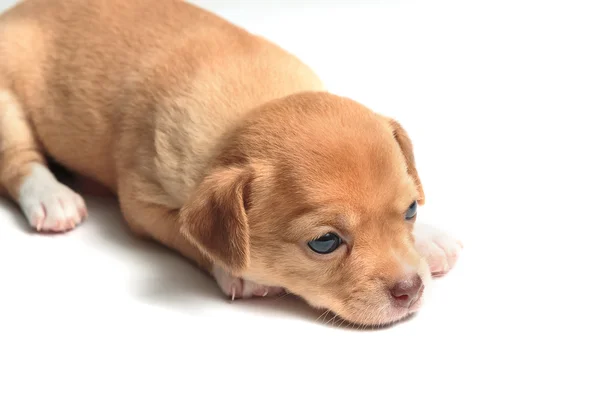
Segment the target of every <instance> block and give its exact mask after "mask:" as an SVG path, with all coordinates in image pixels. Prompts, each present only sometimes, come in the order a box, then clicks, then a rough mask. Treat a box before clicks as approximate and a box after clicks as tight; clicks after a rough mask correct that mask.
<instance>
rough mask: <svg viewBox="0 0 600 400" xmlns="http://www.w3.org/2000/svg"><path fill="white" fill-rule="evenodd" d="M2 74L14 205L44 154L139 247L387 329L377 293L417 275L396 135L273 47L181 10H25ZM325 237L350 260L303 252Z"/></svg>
mask: <svg viewBox="0 0 600 400" xmlns="http://www.w3.org/2000/svg"><path fill="white" fill-rule="evenodd" d="M0 60H1V61H0V113H1V118H2V120H1V126H0V174H1V175H0V177H1V181H0V182H1V184H2V186H4V187H5V188H6V189H8V192H9V193H10V194H11V196H12V197H13V198H15V199H16V193H17V192H18V188H19V185H20V179H21V178H22V177H23V176H26V175H27V168H28V165H29V164H30V163H31V162H32V161H40V162H43V160H44V157H43V155H44V154H47V155H50V156H52V157H53V158H54V159H55V160H56V161H57V162H59V163H60V164H62V165H64V166H65V167H67V168H68V169H70V170H73V171H76V172H77V173H79V174H81V175H83V176H85V177H87V178H90V179H93V180H95V181H97V182H99V183H101V184H102V185H104V186H106V187H108V188H109V189H110V190H111V191H112V192H113V193H115V194H116V195H117V196H118V197H119V201H120V205H121V209H122V212H123V215H124V217H125V219H126V220H127V222H128V224H129V226H130V227H131V229H132V230H133V231H134V232H136V233H138V234H140V235H143V236H146V237H150V238H153V239H155V240H157V241H159V242H161V243H163V244H165V245H167V246H169V247H171V248H173V249H176V250H177V251H179V252H181V253H182V254H184V255H185V256H187V257H189V258H190V259H193V260H195V261H196V262H198V263H199V264H200V265H203V266H207V267H208V266H210V263H211V262H216V263H217V264H218V265H219V266H220V267H223V268H225V269H227V270H228V271H230V272H231V273H232V274H234V275H236V276H241V277H244V279H250V280H252V281H255V282H259V283H261V284H265V285H272V286H283V287H285V288H287V289H288V290H290V291H292V292H294V293H297V294H299V295H300V296H302V297H303V298H305V299H306V300H307V301H308V302H309V303H310V304H312V305H314V306H316V307H325V308H328V309H331V310H333V311H334V312H336V313H337V314H339V315H340V316H342V317H343V318H346V319H348V320H350V321H353V322H358V323H364V324H373V323H384V322H389V321H392V320H394V319H397V315H399V314H398V313H396V311H394V310H393V309H392V308H390V307H389V306H387V303H388V300H387V297H386V296H389V294H388V292H387V289H386V288H388V287H389V286H390V285H393V284H394V283H395V282H397V281H398V280H401V279H404V278H408V277H410V276H411V275H414V274H415V273H417V272H418V273H419V274H422V275H423V276H424V277H425V276H426V275H427V273H428V272H427V271H426V266H423V263H422V261H421V258H420V256H419V254H417V252H416V251H415V249H414V246H413V239H412V236H411V230H412V223H411V222H408V221H405V220H404V217H403V216H404V212H405V211H406V209H407V208H408V207H409V205H410V204H411V202H413V201H414V200H419V202H420V203H422V202H423V201H424V194H423V190H422V187H421V183H420V180H419V177H418V174H417V171H416V168H415V164H414V157H413V154H412V145H411V143H410V139H409V138H408V136H407V135H406V132H404V130H403V129H402V127H401V126H400V125H399V124H398V123H397V122H395V121H392V120H390V119H389V118H387V117H384V116H381V115H379V114H377V113H375V112H373V111H371V110H369V109H367V108H366V107H364V106H362V105H360V104H358V103H356V102H354V101H352V100H350V99H347V98H342V97H338V96H335V95H332V94H329V93H327V92H326V91H325V89H324V86H323V84H322V83H321V81H320V80H319V78H318V77H317V76H316V75H315V74H314V73H313V71H312V70H311V69H310V68H309V67H308V66H306V65H305V64H303V63H302V62H301V61H300V60H298V59H297V58H296V57H294V56H293V55H291V54H289V53H288V52H286V51H284V50H283V49H281V48H279V47H277V46H275V45H274V44H272V43H270V42H268V41H266V40H264V39H262V38H260V37H257V36H255V35H252V34H250V33H248V32H246V31H245V30H243V29H241V28H239V27H236V26H234V25H232V24H230V23H228V22H226V21H225V20H223V19H221V18H219V17H217V16H216V15H214V14H212V13H210V12H207V11H204V10H202V9H200V8H197V7H195V6H193V5H190V4H187V3H184V2H181V1H175V0H126V1H124V0H104V1H99V0H55V1H48V0H27V1H24V2H22V3H20V4H18V5H17V6H15V7H13V8H12V9H10V10H9V11H7V12H5V13H4V14H3V15H2V16H1V17H0ZM328 231H335V232H338V233H339V234H340V235H341V236H343V238H344V239H345V240H346V244H345V245H344V246H343V248H342V249H341V250H340V251H338V252H336V253H335V254H332V255H330V256H324V257H321V256H317V255H315V254H311V252H310V251H309V250H308V249H307V246H306V242H307V241H309V240H311V239H314V238H315V237H317V236H319V235H322V234H324V233H327V232H328ZM408 265H411V266H415V268H417V269H416V270H414V271H413V270H409V269H408V268H407V267H406V266H408ZM424 279H425V278H424ZM386 307H387V308H386Z"/></svg>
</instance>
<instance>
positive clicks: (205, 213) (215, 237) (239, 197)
mask: <svg viewBox="0 0 600 400" xmlns="http://www.w3.org/2000/svg"><path fill="white" fill-rule="evenodd" d="M250 179H251V173H250V171H248V170H245V169H242V168H218V169H217V170H215V171H214V172H212V173H211V174H209V175H208V176H206V177H205V178H204V180H203V181H202V182H201V183H200V185H199V186H198V188H197V189H196V190H195V191H194V193H193V194H192V196H191V197H190V199H189V201H188V203H187V204H185V205H184V207H183V208H182V209H181V211H180V215H179V217H180V221H181V233H182V234H183V235H184V236H185V237H186V238H187V239H188V240H189V241H190V242H191V243H192V244H194V245H195V246H197V247H198V248H199V249H200V250H201V251H202V252H203V253H205V254H206V255H207V256H208V257H209V258H211V259H212V260H213V261H214V262H215V263H217V264H219V266H220V267H223V268H226V269H228V270H229V272H230V273H232V274H234V275H235V274H236V273H238V272H241V271H243V270H244V269H245V268H246V267H247V265H248V264H249V262H250V231H249V226H248V216H247V214H246V207H245V201H244V197H245V196H244V193H245V192H246V189H247V188H248V185H249V184H250Z"/></svg>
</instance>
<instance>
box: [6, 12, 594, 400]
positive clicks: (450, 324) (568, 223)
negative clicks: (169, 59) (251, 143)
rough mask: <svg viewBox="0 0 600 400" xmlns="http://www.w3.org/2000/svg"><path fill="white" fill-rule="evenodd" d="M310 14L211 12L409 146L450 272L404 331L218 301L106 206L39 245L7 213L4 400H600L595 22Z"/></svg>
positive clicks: (588, 15)
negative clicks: (305, 67)
mask: <svg viewBox="0 0 600 400" xmlns="http://www.w3.org/2000/svg"><path fill="white" fill-rule="evenodd" d="M302 3H303V2H300V1H291V2H284V1H278V2H276V1H271V2H259V1H244V2H243V1H237V2H234V1H206V2H204V3H203V4H204V5H205V6H206V7H207V8H209V9H211V10H214V11H216V12H218V13H219V14H220V15H222V16H224V17H226V18H228V19H230V20H231V21H233V22H235V23H238V24H241V25H243V26H244V27H246V28H248V29H250V30H251V31H253V32H256V33H259V34H261V35H264V36H266V37H268V38H270V39H271V40H273V41H275V42H277V43H279V44H281V45H282V46H284V47H285V48H287V49H289V50H290V51H292V52H294V53H296V54H297V55H299V56H300V57H301V58H303V59H304V60H305V61H306V62H307V63H309V64H310V65H311V66H313V67H314V68H315V69H316V70H317V72H319V73H320V74H321V76H322V77H323V79H324V80H325V82H326V83H327V84H328V86H329V89H330V90H331V91H333V92H335V93H338V94H343V95H347V96H351V97H353V98H355V99H356V100H358V101H361V102H363V103H364V104H366V105H368V106H370V107H372V108H374V109H376V110H377V111H379V112H382V113H387V114H388V115H390V116H393V117H395V118H397V119H398V120H399V121H400V122H401V123H402V124H403V125H404V126H405V128H406V129H407V130H408V132H409V133H410V134H411V136H412V138H413V141H414V144H415V149H416V157H417V163H418V167H419V170H420V173H421V177H422V180H423V184H424V185H425V190H426V195H427V197H428V202H427V205H426V206H425V207H424V208H422V209H421V211H420V218H423V219H426V220H428V221H430V222H434V223H437V224H439V225H440V226H442V227H443V228H445V229H449V230H451V231H452V232H454V233H456V234H457V235H458V236H459V237H460V238H461V239H462V240H463V242H464V243H465V246H466V247H465V250H464V252H463V254H462V257H461V259H460V261H459V263H458V265H457V266H456V268H455V269H454V270H453V271H452V272H451V273H450V274H449V275H448V276H447V277H445V278H442V279H439V280H437V281H435V284H434V287H433V291H432V297H431V298H430V299H429V301H428V302H427V303H426V304H425V306H424V308H423V310H422V311H421V312H420V313H419V314H418V315H416V316H415V317H414V318H412V319H409V320H408V321H406V322H404V323H401V324H398V325H395V326H393V327H391V328H387V329H382V330H369V331H359V330H352V329H346V328H341V327H337V326H336V321H331V322H329V324H324V323H323V322H322V321H317V322H316V321H315V320H316V319H317V317H318V316H319V314H318V313H316V312H315V311H313V310H311V309H309V308H308V307H307V306H306V305H304V303H302V302H301V301H299V300H295V299H292V298H290V297H286V298H283V299H273V300H265V299H260V300H256V301H236V302H234V303H230V302H228V301H227V300H225V299H224V298H223V297H222V296H221V295H220V293H219V291H218V290H217V288H216V286H215V285H214V284H213V283H212V281H210V280H209V279H207V278H206V277H205V276H204V275H203V274H202V273H199V272H198V271H197V270H195V269H194V268H193V267H192V266H191V265H190V264H189V263H188V262H187V261H184V260H183V259H181V258H179V257H178V256H176V255H174V254H172V253H170V252H169V251H167V250H165V249H163V248H160V247H158V246H156V245H153V244H149V243H144V242H142V241H139V240H137V239H134V238H133V237H132V236H131V235H130V234H129V233H128V232H127V229H126V227H125V226H124V224H123V222H122V220H121V218H120V215H119V212H118V209H117V207H116V204H115V203H114V202H113V201H107V200H102V199H93V198H88V202H89V208H90V214H91V216H90V219H89V220H88V221H87V222H86V223H85V224H84V225H83V226H81V227H80V228H78V229H77V230H75V231H73V232H71V233H69V234H67V235H62V236H42V235H36V234H33V233H31V232H30V231H29V230H28V229H27V226H26V224H25V220H24V218H23V217H22V216H21V215H20V214H19V213H18V212H17V209H16V208H15V207H14V206H13V205H12V204H11V203H9V202H7V201H4V200H0V398H2V399H6V400H9V399H19V398H28V399H47V398H61V399H67V398H68V399H96V398H98V399H137V398H140V399H141V398H165V399H166V398H169V399H180V398H202V399H213V398H214V399H217V398H258V399H266V398H298V399H307V398H309V396H310V397H316V398H325V397H331V398H346V397H347V396H348V395H357V396H360V397H361V398H398V399H400V398H408V399H412V398H418V399H421V398H432V399H442V398H454V397H456V398H469V399H492V398H502V399H506V398H511V399H525V398H527V399H541V398H554V397H556V398H561V399H567V398H568V399H598V398H600V389H599V388H598V385H599V383H598V375H599V372H600V365H599V364H600V362H599V356H600V351H599V345H598V341H599V340H600V335H599V334H600V331H599V329H598V314H599V307H600V295H599V294H598V292H599V289H598V284H599V279H600V272H599V271H600V262H599V261H598V244H597V243H598V239H599V237H600V235H599V233H598V226H599V223H600V218H599V212H598V206H599V204H600V202H599V199H598V194H597V191H598V184H599V179H598V173H599V172H600V168H599V167H600V162H599V161H598V148H599V145H598V135H599V134H600V121H599V118H598V117H599V111H600V79H599V73H600V61H599V57H600V54H599V50H600V43H599V42H600V24H599V21H600V13H599V11H598V10H597V9H596V6H595V5H594V3H595V2H593V1H589V2H583V1H562V2H559V1H539V2H536V1H528V0H524V1H512V0H510V1H503V2H483V1H471V2H467V1H437V2H433V1H397V2H392V1H374V2H367V1H364V2H349V1H348V2H341V1H339V2H333V1H321V2H316V1H314V2H308V1H307V2H304V3H305V4H304V5H302ZM2 4H3V5H4V7H7V6H8V5H9V3H6V2H3V3H2ZM349 4H352V5H349ZM0 62H1V60H0ZM384 396H385V397H384Z"/></svg>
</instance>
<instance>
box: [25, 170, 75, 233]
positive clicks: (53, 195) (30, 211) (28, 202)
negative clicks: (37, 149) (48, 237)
mask: <svg viewBox="0 0 600 400" xmlns="http://www.w3.org/2000/svg"><path fill="white" fill-rule="evenodd" d="M19 205H20V206H21V209H22V210H23V213H24V214H25V217H27V220H28V221H29V224H30V225H31V226H32V227H33V228H34V229H36V230H37V231H45V232H64V231H68V230H71V229H73V228H75V227H76V226H77V225H79V224H80V223H81V222H82V221H83V220H84V219H85V217H87V208H86V206H85V202H84V201H83V198H82V197H81V196H80V195H78V194H77V193H75V192H74V191H73V190H71V189H70V188H68V187H67V186H65V185H63V184H62V183H60V182H58V181H57V180H56V178H55V177H54V175H52V173H51V172H50V171H49V170H48V169H47V168H46V167H45V166H43V165H40V164H36V165H34V166H33V167H32V170H31V173H30V174H29V176H27V177H26V178H25V179H24V180H23V183H22V184H21V188H20V191H19Z"/></svg>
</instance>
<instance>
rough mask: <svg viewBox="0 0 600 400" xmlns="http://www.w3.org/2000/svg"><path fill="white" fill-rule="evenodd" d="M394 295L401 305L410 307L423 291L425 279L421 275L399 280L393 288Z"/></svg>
mask: <svg viewBox="0 0 600 400" xmlns="http://www.w3.org/2000/svg"><path fill="white" fill-rule="evenodd" d="M390 292H391V293H392V297H393V298H394V300H395V302H396V304H398V305H399V306H401V307H410V306H411V305H412V304H413V303H414V302H416V301H417V300H419V297H421V294H422V293H423V281H422V280H421V277H420V276H419V275H415V276H414V277H412V278H410V279H406V280H403V281H399V282H397V283H396V284H395V285H394V286H393V287H392V288H391V289H390Z"/></svg>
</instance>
